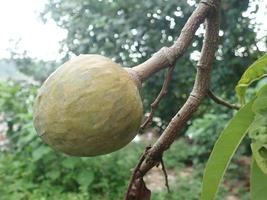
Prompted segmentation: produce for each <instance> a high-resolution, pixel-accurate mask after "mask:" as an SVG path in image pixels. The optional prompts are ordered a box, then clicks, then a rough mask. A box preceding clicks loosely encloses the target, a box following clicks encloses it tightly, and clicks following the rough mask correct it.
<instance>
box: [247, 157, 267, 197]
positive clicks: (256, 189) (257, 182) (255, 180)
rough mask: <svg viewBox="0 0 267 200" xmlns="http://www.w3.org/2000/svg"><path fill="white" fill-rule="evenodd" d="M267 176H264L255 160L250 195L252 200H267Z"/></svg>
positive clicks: (252, 165)
mask: <svg viewBox="0 0 267 200" xmlns="http://www.w3.org/2000/svg"><path fill="white" fill-rule="evenodd" d="M266 188H267V175H266V174H264V173H263V172H262V171H261V170H260V168H259V166H258V165H257V163H256V162H255V160H253V161H252V163H251V175H250V193H251V199H252V200H266V197H267V190H266Z"/></svg>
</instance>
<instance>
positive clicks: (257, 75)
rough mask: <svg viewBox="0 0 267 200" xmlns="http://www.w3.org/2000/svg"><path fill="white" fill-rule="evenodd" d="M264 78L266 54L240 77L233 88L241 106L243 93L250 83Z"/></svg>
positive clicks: (266, 64)
mask: <svg viewBox="0 0 267 200" xmlns="http://www.w3.org/2000/svg"><path fill="white" fill-rule="evenodd" d="M265 76H267V54H266V55H264V56H262V57H261V58H259V59H258V60H256V61H255V62H254V63H253V64H252V65H250V67H249V68H248V69H247V70H246V71H245V72H244V74H243V75H242V77H241V79H240V80H239V82H238V84H237V86H236V88H235V90H236V93H237V96H238V98H239V101H240V103H241V104H242V105H244V104H245V93H246V89H247V87H248V86H249V85H250V84H251V83H253V82H255V81H257V80H259V79H261V78H263V77H265Z"/></svg>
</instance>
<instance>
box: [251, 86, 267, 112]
mask: <svg viewBox="0 0 267 200" xmlns="http://www.w3.org/2000/svg"><path fill="white" fill-rule="evenodd" d="M256 95H257V98H256V99H255V101H254V103H253V105H252V110H253V112H255V113H257V114H261V115H263V116H267V85H264V86H263V87H261V88H260V90H259V91H258V92H257V94H256Z"/></svg>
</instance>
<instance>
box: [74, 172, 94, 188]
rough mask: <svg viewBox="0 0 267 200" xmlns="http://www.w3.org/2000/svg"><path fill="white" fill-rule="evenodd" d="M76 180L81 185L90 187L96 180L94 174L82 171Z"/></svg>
mask: <svg viewBox="0 0 267 200" xmlns="http://www.w3.org/2000/svg"><path fill="white" fill-rule="evenodd" d="M75 179H76V181H77V182H78V183H79V184H80V185H82V186H89V185H90V184H91V183H92V182H93V180H94V173H93V172H91V171H88V170H82V171H80V172H79V173H78V175H77V176H76V177H75Z"/></svg>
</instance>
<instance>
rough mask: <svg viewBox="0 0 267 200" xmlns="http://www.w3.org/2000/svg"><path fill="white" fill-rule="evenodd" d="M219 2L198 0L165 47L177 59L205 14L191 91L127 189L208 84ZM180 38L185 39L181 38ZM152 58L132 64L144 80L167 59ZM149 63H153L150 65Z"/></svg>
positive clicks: (169, 139) (152, 163) (158, 157)
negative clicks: (202, 37) (197, 3)
mask: <svg viewBox="0 0 267 200" xmlns="http://www.w3.org/2000/svg"><path fill="white" fill-rule="evenodd" d="M219 4H220V0H206V1H204V2H203V1H202V3H200V5H199V6H198V7H197V9H196V10H195V11H194V13H193V14H192V15H191V17H190V18H189V20H188V22H187V23H186V25H185V27H184V28H183V30H182V32H181V35H180V37H179V38H178V40H177V41H176V42H175V44H174V45H173V46H171V47H170V48H168V51H169V54H168V55H175V58H176V59H177V58H178V57H180V56H181V55H182V54H183V53H184V51H185V49H186V48H187V47H188V45H189V44H190V42H191V40H192V38H193V35H192V33H195V31H196V29H197V27H198V26H199V25H200V23H201V22H202V21H203V20H204V19H205V18H206V17H207V20H206V23H207V26H206V33H205V38H204V42H203V46H202V50H201V55H200V60H199V61H198V64H197V74H196V79H195V83H194V87H193V89H192V92H191V94H190V95H189V97H188V99H187V101H186V102H185V104H184V105H183V106H182V108H181V109H180V110H179V112H178V113H177V114H176V115H175V116H174V117H173V118H172V120H171V122H170V123H169V125H168V126H167V128H166V129H165V130H164V132H163V133H162V135H161V136H160V138H159V139H158V140H157V141H156V143H155V144H154V145H153V146H152V148H151V149H149V150H148V152H147V154H146V155H145V159H144V161H143V162H142V164H141V166H140V167H139V169H138V170H135V171H138V173H136V174H133V180H132V181H131V183H130V185H129V188H128V191H130V190H131V189H136V185H135V184H134V183H135V182H134V181H135V180H137V179H140V178H141V177H142V176H144V175H145V174H146V173H147V172H148V171H149V170H150V169H151V168H152V167H154V166H155V165H157V164H158V163H159V162H160V161H161V158H162V155H163V152H164V151H165V150H167V149H168V148H169V147H170V145H171V144H172V143H173V142H174V140H175V138H176V135H177V132H178V131H179V130H181V129H182V128H183V127H184V126H185V125H186V123H187V121H188V120H189V119H190V118H191V116H192V114H193V113H194V112H195V111H196V110H197V108H198V107H199V105H200V103H201V101H202V100H203V98H204V97H205V96H206V94H207V91H208V89H209V85H210V75H211V69H212V62H213V59H214V54H215V51H216V50H217V43H218V32H219ZM185 34H187V35H185ZM188 34H189V35H188ZM181 38H182V39H184V40H185V41H183V40H182V39H181ZM151 60H152V61H151ZM151 60H150V61H149V60H148V61H147V63H146V62H145V63H146V65H144V64H141V65H139V66H137V67H136V68H135V70H136V71H137V72H139V74H138V75H139V78H140V79H141V81H144V80H146V79H147V78H148V77H149V76H150V75H151V74H153V73H155V72H157V71H159V70H160V69H161V68H162V67H160V66H164V65H166V64H167V63H166V61H167V60H170V59H168V58H167V59H162V57H159V58H158V56H153V57H152V58H151ZM163 60H164V62H163ZM156 61H157V62H158V63H157V62H156ZM174 61H175V59H174ZM174 61H173V62H174ZM151 63H153V65H152V66H151ZM153 66H154V67H153ZM147 69H148V70H147ZM146 70H147V71H146ZM140 72H142V73H140ZM149 74H150V75H149ZM141 75H142V76H141ZM125 199H126V200H128V199H136V198H134V197H133V196H128V195H126V198H125Z"/></svg>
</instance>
